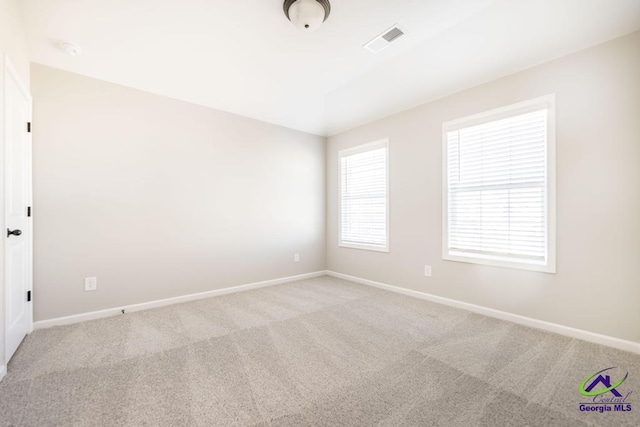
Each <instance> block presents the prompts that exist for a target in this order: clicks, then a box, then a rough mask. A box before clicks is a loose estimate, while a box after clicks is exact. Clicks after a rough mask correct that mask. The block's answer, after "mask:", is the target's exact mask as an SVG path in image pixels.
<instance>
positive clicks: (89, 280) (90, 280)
mask: <svg viewBox="0 0 640 427" xmlns="http://www.w3.org/2000/svg"><path fill="white" fill-rule="evenodd" d="M96 289H98V278H97V277H85V279H84V290H85V291H95V290H96Z"/></svg>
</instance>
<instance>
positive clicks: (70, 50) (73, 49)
mask: <svg viewBox="0 0 640 427" xmlns="http://www.w3.org/2000/svg"><path fill="white" fill-rule="evenodd" d="M60 47H61V48H62V50H64V51H65V53H66V54H68V55H71V56H78V55H80V54H81V53H82V49H80V46H78V45H77V44H75V43H72V42H62V43H60Z"/></svg>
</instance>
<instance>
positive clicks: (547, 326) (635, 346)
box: [327, 271, 640, 354]
mask: <svg viewBox="0 0 640 427" xmlns="http://www.w3.org/2000/svg"><path fill="white" fill-rule="evenodd" d="M327 274H328V275H329V276H333V277H338V278H340V279H345V280H349V281H351V282H356V283H361V284H363V285H369V286H374V287H376V288H380V289H385V290H387V291H391V292H396V293H399V294H403V295H407V296H410V297H414V298H420V299H423V300H427V301H431V302H435V303H438V304H444V305H448V306H450V307H455V308H461V309H463V310H467V311H472V312H474V313H478V314H483V315H485V316H489V317H494V318H496V319H501V320H506V321H508V322H513V323H517V324H519V325H524V326H529V327H532V328H536V329H542V330H545V331H549V332H553V333H556V334H560V335H565V336H568V337H571V338H577V339H579V340H583V341H588V342H592V343H595V344H601V345H605V346H607V347H613V348H617V349H619V350H624V351H629V352H632V353H637V354H640V343H638V342H634V341H627V340H623V339H620V338H614V337H610V336H607V335H600V334H596V333H594V332H589V331H585V330H582V329H576V328H572V327H569V326H563V325H559V324H557V323H551V322H545V321H544V320H538V319H533V318H531V317H525V316H520V315H518V314H513V313H507V312H505V311H500V310H494V309H492V308H487V307H482V306H479V305H475V304H469V303H466V302H462V301H456V300H452V299H449V298H443V297H439V296H436V295H431V294H428V293H426V292H419V291H413V290H410V289H405V288H400V287H398V286H393V285H388V284H386V283H380V282H374V281H373V280H368V279H363V278H360V277H355V276H349V275H348V274H342V273H337V272H335V271H327Z"/></svg>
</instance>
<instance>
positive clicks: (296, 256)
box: [293, 254, 300, 262]
mask: <svg viewBox="0 0 640 427" xmlns="http://www.w3.org/2000/svg"><path fill="white" fill-rule="evenodd" d="M293 262H300V254H295V255H294V256H293Z"/></svg>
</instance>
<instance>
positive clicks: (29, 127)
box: [27, 122, 31, 133]
mask: <svg viewBox="0 0 640 427" xmlns="http://www.w3.org/2000/svg"><path fill="white" fill-rule="evenodd" d="M27 132H29V133H30V132H31V122H27Z"/></svg>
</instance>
